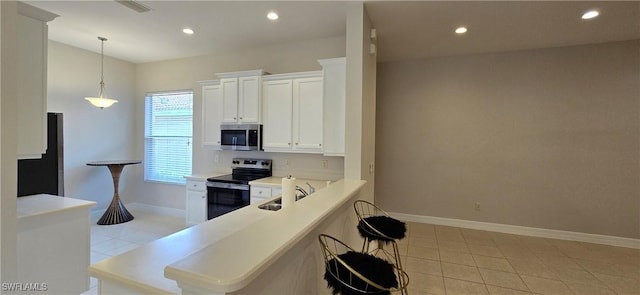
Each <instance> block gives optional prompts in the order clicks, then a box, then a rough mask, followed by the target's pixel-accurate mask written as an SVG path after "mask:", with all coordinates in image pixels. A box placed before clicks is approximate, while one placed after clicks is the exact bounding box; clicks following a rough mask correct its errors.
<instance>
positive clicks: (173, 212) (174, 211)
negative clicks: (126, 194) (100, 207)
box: [125, 203, 186, 218]
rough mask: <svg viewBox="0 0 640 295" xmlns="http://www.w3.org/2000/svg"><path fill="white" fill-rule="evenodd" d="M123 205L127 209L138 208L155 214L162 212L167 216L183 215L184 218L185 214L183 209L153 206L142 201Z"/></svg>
mask: <svg viewBox="0 0 640 295" xmlns="http://www.w3.org/2000/svg"><path fill="white" fill-rule="evenodd" d="M125 206H126V207H127V208H129V209H132V210H140V211H146V212H152V213H157V214H162V215H169V216H173V217H183V218H184V217H185V214H186V213H185V210H184V209H176V208H169V207H160V206H154V205H149V204H143V203H128V204H126V205H125Z"/></svg>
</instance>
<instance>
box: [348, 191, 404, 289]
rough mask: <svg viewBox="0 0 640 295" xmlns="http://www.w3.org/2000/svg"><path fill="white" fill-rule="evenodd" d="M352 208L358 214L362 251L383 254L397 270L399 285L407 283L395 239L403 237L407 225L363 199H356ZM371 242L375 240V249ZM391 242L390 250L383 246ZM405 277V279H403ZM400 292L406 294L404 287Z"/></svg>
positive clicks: (375, 254) (376, 254)
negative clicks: (362, 240)
mask: <svg viewBox="0 0 640 295" xmlns="http://www.w3.org/2000/svg"><path fill="white" fill-rule="evenodd" d="M353 208H354V209H355V211H356V215H357V216H358V232H359V233H360V235H361V236H362V237H363V238H364V242H363V244H362V252H363V253H369V254H371V255H374V256H380V255H383V257H384V258H385V259H387V260H388V261H390V262H392V263H393V264H394V265H395V267H396V269H397V271H398V278H399V280H400V285H405V286H406V285H407V284H409V277H405V276H403V275H401V273H404V270H403V268H402V262H401V259H400V251H399V249H398V243H397V242H396V241H397V240H401V239H403V238H404V237H405V235H406V232H407V226H406V225H405V223H404V222H402V221H399V220H397V219H395V218H392V217H390V216H389V214H388V213H387V212H385V211H384V210H382V209H381V208H380V207H378V206H376V205H374V204H372V203H370V202H367V201H364V200H357V201H355V202H354V203H353ZM371 242H377V247H376V248H375V249H370V246H371ZM389 243H390V244H391V246H392V251H393V252H390V251H389V250H388V249H386V248H385V247H384V245H385V244H389ZM405 278H406V281H404V279H405ZM402 294H406V289H402Z"/></svg>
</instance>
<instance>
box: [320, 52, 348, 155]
mask: <svg viewBox="0 0 640 295" xmlns="http://www.w3.org/2000/svg"><path fill="white" fill-rule="evenodd" d="M318 62H319V63H320V64H321V65H322V76H323V79H324V155H325V156H344V149H345V118H346V117H345V103H346V72H347V59H346V58H345V57H340V58H331V59H321V60H319V61H318Z"/></svg>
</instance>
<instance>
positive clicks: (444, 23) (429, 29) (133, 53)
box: [25, 0, 640, 63]
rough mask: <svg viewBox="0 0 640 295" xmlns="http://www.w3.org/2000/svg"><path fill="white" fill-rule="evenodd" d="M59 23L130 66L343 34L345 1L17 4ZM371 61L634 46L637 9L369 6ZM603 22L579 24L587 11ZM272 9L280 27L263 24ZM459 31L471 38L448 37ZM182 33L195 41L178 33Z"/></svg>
mask: <svg viewBox="0 0 640 295" xmlns="http://www.w3.org/2000/svg"><path fill="white" fill-rule="evenodd" d="M25 2H26V3H29V4H31V5H33V6H36V7H39V8H42V9H45V10H47V11H50V12H52V13H56V14H58V15H60V17H58V18H56V19H55V20H53V21H52V22H50V23H49V38H50V39H52V40H55V41H58V42H61V43H65V44H69V45H72V46H75V47H79V48H84V49H87V50H91V51H95V52H100V41H98V39H97V37H98V36H104V37H106V38H108V39H109V40H108V41H107V42H106V43H105V54H106V55H109V56H113V57H117V58H120V59H123V60H127V61H130V62H133V63H144V62H152V61H159V60H168V59H175V58H182V57H189V56H197V55H204V54H211V53H216V52H226V51H233V50H237V49H241V48H249V47H262V46H269V45H273V44H278V43H286V42H295V41H302V40H311V39H319V38H328V37H335V36H344V35H345V31H346V30H345V27H346V11H347V9H348V6H349V4H348V2H344V1H278V2H274V1H251V2H250V1H139V2H140V3H142V4H144V5H146V6H148V7H150V8H151V9H152V10H151V11H149V12H145V13H138V12H135V11H133V10H131V9H129V8H127V7H125V6H122V5H120V4H118V3H117V2H115V1H110V0H91V1H86V0H85V1H25ZM365 8H366V10H367V13H368V15H369V17H370V19H371V22H372V23H373V26H374V27H375V28H376V31H377V35H378V38H377V43H378V60H379V61H397V60H408V59H417V58H427V57H434V56H451V55H460V54H473V53H486V52H501V51H512V50H521V49H532V48H546V47H558V46H568V45H579V44H588V43H600V42H608V41H620V40H631V39H640V2H637V1H629V2H619V1H605V2H594V1H580V2H576V1H550V2H546V1H545V2H542V1H529V2H526V1H513V2H507V1H495V2H491V1H367V2H365ZM594 8H595V9H598V10H599V11H600V13H601V15H600V16H599V17H598V18H595V19H592V20H582V19H580V16H581V14H582V13H583V12H585V11H586V10H588V9H594ZM271 10H275V11H277V12H278V13H279V15H280V19H278V20H277V21H270V20H268V19H267V18H266V17H265V16H266V14H267V12H269V11H271ZM460 25H465V26H467V28H468V29H469V31H468V32H467V33H466V34H464V35H456V34H455V33H453V30H454V29H455V28H456V27H457V26H460ZM184 27H190V28H192V29H194V30H195V32H196V33H195V34H194V35H191V36H189V35H185V34H183V33H182V28H184Z"/></svg>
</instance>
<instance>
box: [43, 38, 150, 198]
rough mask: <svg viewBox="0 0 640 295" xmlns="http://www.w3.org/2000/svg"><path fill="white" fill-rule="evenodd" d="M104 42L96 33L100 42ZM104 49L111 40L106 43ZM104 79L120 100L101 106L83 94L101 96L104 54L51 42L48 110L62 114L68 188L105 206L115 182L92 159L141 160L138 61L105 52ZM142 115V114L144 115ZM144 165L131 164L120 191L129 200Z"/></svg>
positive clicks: (69, 193)
mask: <svg viewBox="0 0 640 295" xmlns="http://www.w3.org/2000/svg"><path fill="white" fill-rule="evenodd" d="M99 46H100V41H99V40H98V39H97V38H96V47H97V48H99ZM104 47H105V49H104V50H105V54H108V52H109V41H107V42H105V46H104ZM104 81H105V84H106V91H107V96H108V97H112V98H115V99H117V100H118V103H116V104H114V105H113V106H111V107H110V108H106V109H99V108H96V107H94V106H93V105H91V104H90V103H89V102H88V101H86V100H85V99H84V98H85V97H86V96H97V95H98V90H99V85H98V83H99V82H100V54H99V53H94V52H90V51H87V50H83V49H79V48H76V47H71V46H68V45H65V44H62V43H58V42H55V41H49V66H48V91H47V95H48V97H47V111H49V112H57V113H62V114H63V120H64V122H63V126H64V128H63V134H64V191H65V196H66V197H72V198H77V199H83V200H89V201H95V202H97V203H98V204H97V206H96V207H94V208H93V210H102V209H104V208H106V207H107V206H108V205H109V202H110V201H111V198H112V196H113V182H112V179H111V174H110V173H109V170H108V169H107V168H106V167H90V166H87V165H86V163H87V162H91V161H102V160H128V159H142V158H141V156H139V155H136V154H135V153H134V151H135V149H134V147H135V142H136V137H135V135H136V134H135V122H136V119H135V118H136V115H139V114H137V113H136V112H135V104H134V100H133V99H134V93H135V91H134V89H135V66H134V65H133V64H132V63H129V62H125V61H122V60H118V59H115V58H111V57H109V56H105V59H104ZM140 116H142V115H140ZM141 170H142V165H130V166H126V167H125V169H124V171H123V173H122V175H121V178H120V187H119V192H120V196H121V198H122V199H123V201H124V202H125V203H127V202H132V201H133V200H134V199H135V198H136V196H135V195H134V194H133V191H132V189H131V187H132V182H134V181H139V179H138V178H135V177H134V176H136V175H138V174H139V171H141Z"/></svg>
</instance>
